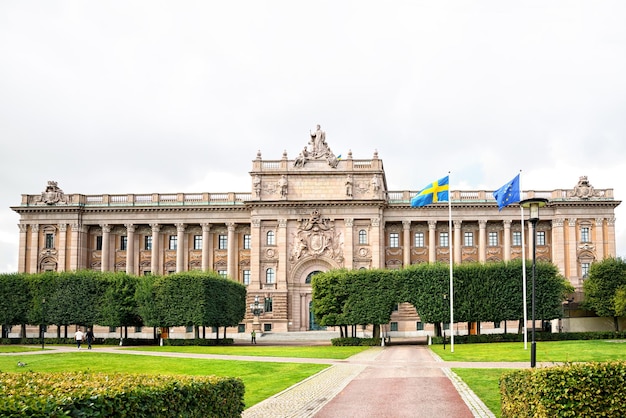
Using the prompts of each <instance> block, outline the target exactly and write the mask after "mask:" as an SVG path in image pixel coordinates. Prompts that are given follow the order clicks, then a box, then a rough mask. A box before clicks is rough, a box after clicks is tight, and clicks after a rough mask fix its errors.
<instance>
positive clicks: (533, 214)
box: [519, 198, 548, 367]
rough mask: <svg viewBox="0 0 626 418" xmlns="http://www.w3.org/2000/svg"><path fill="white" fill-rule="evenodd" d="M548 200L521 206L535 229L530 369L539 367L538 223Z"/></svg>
mask: <svg viewBox="0 0 626 418" xmlns="http://www.w3.org/2000/svg"><path fill="white" fill-rule="evenodd" d="M547 203H548V199H542V198H532V199H526V200H522V201H521V202H520V203H519V204H520V206H521V207H523V208H528V209H529V210H530V216H529V218H528V221H529V222H530V223H531V225H532V227H533V269H532V274H533V277H532V290H531V294H532V296H531V308H530V309H531V313H530V315H531V321H532V324H533V329H532V337H531V341H530V367H535V366H536V365H537V342H536V341H535V281H536V267H537V222H539V208H542V207H544V206H545V205H546V204H547Z"/></svg>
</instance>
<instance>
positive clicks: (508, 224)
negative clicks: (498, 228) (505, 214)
mask: <svg viewBox="0 0 626 418" xmlns="http://www.w3.org/2000/svg"><path fill="white" fill-rule="evenodd" d="M511 223H512V221H511V220H510V219H505V220H503V221H502V225H504V229H510V228H511Z"/></svg>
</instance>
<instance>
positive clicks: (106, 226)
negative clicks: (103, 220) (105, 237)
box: [100, 224, 111, 233]
mask: <svg viewBox="0 0 626 418" xmlns="http://www.w3.org/2000/svg"><path fill="white" fill-rule="evenodd" d="M100 228H102V232H106V233H109V232H111V225H109V224H100Z"/></svg>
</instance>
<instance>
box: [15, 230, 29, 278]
mask: <svg viewBox="0 0 626 418" xmlns="http://www.w3.org/2000/svg"><path fill="white" fill-rule="evenodd" d="M17 226H18V227H19V228H20V248H19V253H18V254H19V258H18V260H17V272H18V273H26V237H27V233H28V225H26V224H18V225H17Z"/></svg>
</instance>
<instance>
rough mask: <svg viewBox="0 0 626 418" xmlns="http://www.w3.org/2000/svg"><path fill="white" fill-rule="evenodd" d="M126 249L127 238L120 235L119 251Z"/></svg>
mask: <svg viewBox="0 0 626 418" xmlns="http://www.w3.org/2000/svg"><path fill="white" fill-rule="evenodd" d="M127 249H128V237H127V236H126V235H122V236H121V237H120V250H122V251H126V250H127Z"/></svg>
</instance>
